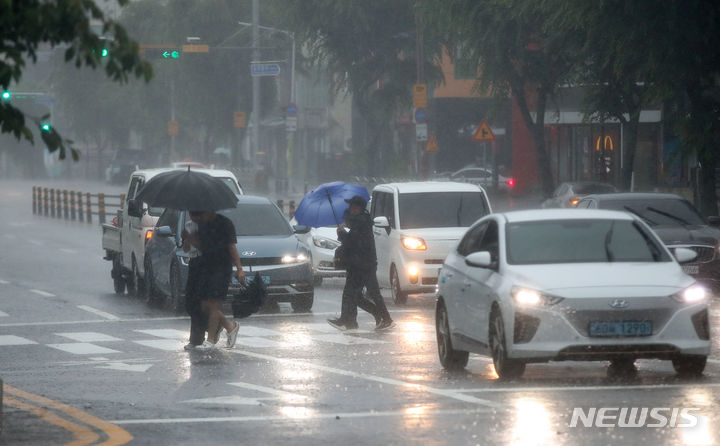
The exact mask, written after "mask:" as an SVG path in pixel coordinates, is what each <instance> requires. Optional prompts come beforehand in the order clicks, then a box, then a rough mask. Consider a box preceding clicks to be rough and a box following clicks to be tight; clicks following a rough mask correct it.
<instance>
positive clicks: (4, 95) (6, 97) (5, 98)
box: [0, 90, 12, 101]
mask: <svg viewBox="0 0 720 446" xmlns="http://www.w3.org/2000/svg"><path fill="white" fill-rule="evenodd" d="M0 97H1V98H2V100H3V101H9V100H10V98H11V97H12V93H10V92H9V91H7V90H5V91H3V92H2V94H0Z"/></svg>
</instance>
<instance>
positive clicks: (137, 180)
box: [125, 177, 143, 200]
mask: <svg viewBox="0 0 720 446" xmlns="http://www.w3.org/2000/svg"><path fill="white" fill-rule="evenodd" d="M142 184H143V180H142V177H132V179H131V180H130V187H129V188H128V193H127V197H125V198H126V199H127V200H132V199H133V198H135V194H136V193H137V191H138V190H139V189H140V188H141V187H142Z"/></svg>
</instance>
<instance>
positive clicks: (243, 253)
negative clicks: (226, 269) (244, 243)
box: [241, 251, 257, 257]
mask: <svg viewBox="0 0 720 446" xmlns="http://www.w3.org/2000/svg"><path fill="white" fill-rule="evenodd" d="M241 254H242V255H244V256H246V257H250V256H254V255H255V254H257V253H256V252H255V251H243V252H242V253H241Z"/></svg>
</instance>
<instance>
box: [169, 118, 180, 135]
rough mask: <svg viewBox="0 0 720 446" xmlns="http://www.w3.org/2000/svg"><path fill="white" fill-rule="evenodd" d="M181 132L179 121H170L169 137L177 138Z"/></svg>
mask: <svg viewBox="0 0 720 446" xmlns="http://www.w3.org/2000/svg"><path fill="white" fill-rule="evenodd" d="M179 132H180V124H178V122H177V121H168V135H170V136H177V134H178V133H179Z"/></svg>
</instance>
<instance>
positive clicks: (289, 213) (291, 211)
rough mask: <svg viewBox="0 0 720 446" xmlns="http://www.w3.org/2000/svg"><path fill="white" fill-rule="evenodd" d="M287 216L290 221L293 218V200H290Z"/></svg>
mask: <svg viewBox="0 0 720 446" xmlns="http://www.w3.org/2000/svg"><path fill="white" fill-rule="evenodd" d="M288 216H289V217H290V220H292V219H293V217H294V216H295V200H290V204H289V205H288Z"/></svg>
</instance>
